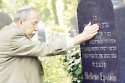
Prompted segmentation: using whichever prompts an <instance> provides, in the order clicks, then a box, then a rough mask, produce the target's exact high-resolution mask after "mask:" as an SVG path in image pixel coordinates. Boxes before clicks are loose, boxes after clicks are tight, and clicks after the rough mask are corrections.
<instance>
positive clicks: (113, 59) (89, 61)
mask: <svg viewBox="0 0 125 83" xmlns="http://www.w3.org/2000/svg"><path fill="white" fill-rule="evenodd" d="M77 17H78V27H79V32H82V31H83V30H84V26H85V25H86V24H88V23H89V22H90V21H91V22H92V23H98V24H99V26H100V31H99V33H98V34H97V36H96V37H94V38H93V39H92V40H90V41H87V42H86V43H84V44H81V45H80V48H81V57H82V65H83V83H119V81H118V77H119V71H118V70H119V69H118V68H119V67H118V51H117V49H118V47H117V39H116V32H115V31H116V29H115V21H114V11H113V5H112V3H111V1H110V0H81V1H80V2H79V5H78V9H77Z"/></svg>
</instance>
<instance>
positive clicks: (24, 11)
mask: <svg viewBox="0 0 125 83" xmlns="http://www.w3.org/2000/svg"><path fill="white" fill-rule="evenodd" d="M34 10H35V8H33V7H31V6H24V7H23V8H21V9H19V10H18V11H17V13H16V15H15V18H14V21H19V20H22V21H24V20H26V19H27V17H28V16H29V14H30V12H31V11H34Z"/></svg>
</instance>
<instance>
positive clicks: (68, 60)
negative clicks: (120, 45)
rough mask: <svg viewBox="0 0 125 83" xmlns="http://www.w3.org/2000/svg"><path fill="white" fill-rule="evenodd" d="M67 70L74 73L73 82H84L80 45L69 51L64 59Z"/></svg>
mask: <svg viewBox="0 0 125 83" xmlns="http://www.w3.org/2000/svg"><path fill="white" fill-rule="evenodd" d="M64 62H65V63H64V65H65V70H67V71H68V72H69V73H70V74H71V75H72V83H82V65H81V58H80V54H79V46H78V47H76V48H74V49H72V50H70V51H68V54H67V56H65V59H64Z"/></svg>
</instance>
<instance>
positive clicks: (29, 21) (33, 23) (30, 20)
mask: <svg viewBox="0 0 125 83" xmlns="http://www.w3.org/2000/svg"><path fill="white" fill-rule="evenodd" d="M38 21H39V15H38V13H37V12H36V11H31V13H30V14H29V16H28V17H27V18H26V20H25V21H23V22H22V27H23V30H24V32H25V34H26V35H27V36H28V37H32V35H33V32H35V31H37V24H38Z"/></svg>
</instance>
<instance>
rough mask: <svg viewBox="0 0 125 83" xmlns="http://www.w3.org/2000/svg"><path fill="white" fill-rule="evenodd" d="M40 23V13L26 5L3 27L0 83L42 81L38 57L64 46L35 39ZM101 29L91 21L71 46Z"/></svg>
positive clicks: (0, 52) (54, 51)
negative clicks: (12, 21) (33, 38)
mask: <svg viewBox="0 0 125 83" xmlns="http://www.w3.org/2000/svg"><path fill="white" fill-rule="evenodd" d="M38 22H39V14H38V12H37V11H36V10H35V9H34V8H32V7H27V8H24V9H21V10H19V11H18V12H17V14H16V16H15V21H14V23H12V24H11V25H9V26H6V27H4V28H3V29H1V30H0V33H1V35H0V76H1V78H0V83H43V79H42V78H43V69H42V65H41V63H40V61H39V59H38V56H46V55H49V54H53V53H56V51H57V52H58V50H57V49H61V47H58V46H57V47H58V48H54V47H51V44H50V45H49V43H41V42H39V41H32V39H31V38H32V36H33V33H34V31H36V30H37V23H38ZM98 29H99V26H98V25H97V24H93V25H91V24H88V25H87V26H86V27H85V30H84V31H83V32H82V33H81V34H79V35H78V36H76V37H74V38H72V39H70V41H72V45H76V44H80V43H81V42H85V41H87V40H89V39H91V38H92V37H93V36H95V35H96V34H97V32H98ZM62 41H63V40H62ZM53 42H54V41H53ZM64 43H66V41H64ZM58 44H60V43H58ZM55 45H57V43H56V44H55Z"/></svg>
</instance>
